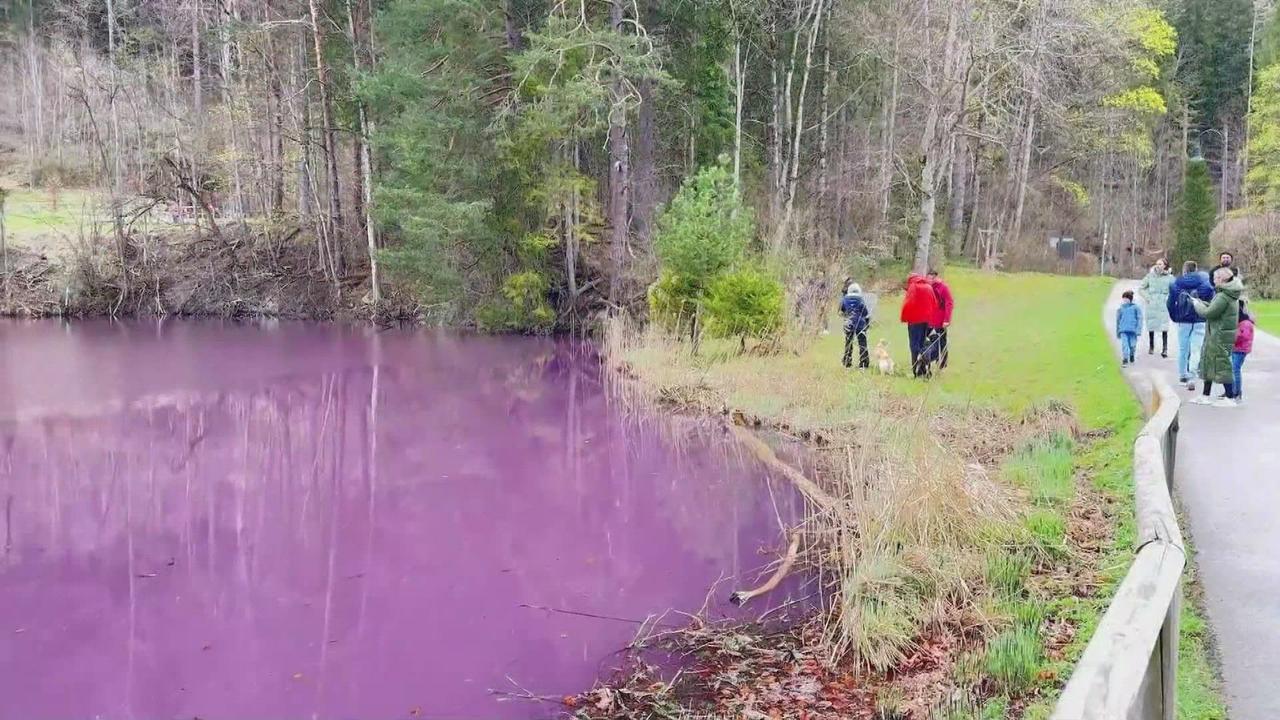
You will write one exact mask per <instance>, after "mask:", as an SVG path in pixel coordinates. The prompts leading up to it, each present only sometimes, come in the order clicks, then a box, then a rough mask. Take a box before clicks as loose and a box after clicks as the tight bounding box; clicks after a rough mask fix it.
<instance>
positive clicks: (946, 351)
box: [928, 270, 956, 370]
mask: <svg viewBox="0 0 1280 720" xmlns="http://www.w3.org/2000/svg"><path fill="white" fill-rule="evenodd" d="M928 277H929V283H930V284H931V285H933V294H934V295H936V296H937V297H938V309H937V312H935V313H934V316H933V320H931V321H929V329H930V330H931V331H932V337H931V338H930V340H929V347H930V349H931V350H933V351H934V352H935V353H936V355H937V357H938V369H939V370H945V369H946V367H947V360H948V359H950V357H951V350H950V348H949V347H948V346H947V329H948V328H950V327H951V312H952V310H954V309H955V307H956V301H955V298H954V297H952V295H951V288H949V287H947V284H946V283H945V282H943V281H942V278H941V277H939V276H938V271H937V270H930V271H929V276H928Z"/></svg>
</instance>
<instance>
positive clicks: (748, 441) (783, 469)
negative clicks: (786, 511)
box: [726, 423, 836, 510]
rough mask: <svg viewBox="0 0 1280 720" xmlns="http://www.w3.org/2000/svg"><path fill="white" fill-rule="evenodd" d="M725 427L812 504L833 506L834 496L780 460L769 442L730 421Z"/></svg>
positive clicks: (824, 508) (827, 507)
mask: <svg viewBox="0 0 1280 720" xmlns="http://www.w3.org/2000/svg"><path fill="white" fill-rule="evenodd" d="M726 427H728V428H729V430H730V432H732V433H733V434H734V436H735V437H737V438H738V442H741V443H742V444H743V445H744V446H746V448H747V449H748V450H750V451H751V454H752V455H755V456H756V458H758V459H759V460H760V462H762V463H764V464H765V465H767V466H769V467H770V468H772V469H774V470H777V471H778V472H780V473H782V474H783V475H784V476H785V477H786V478H787V479H788V480H790V481H791V482H792V483H793V484H794V485H795V486H796V487H797V488H798V489H799V490H800V492H801V493H803V494H804V496H805V497H806V498H808V499H809V501H810V502H812V503H813V504H814V505H817V506H818V507H820V508H822V509H823V510H830V509H832V508H833V507H835V504H836V501H835V498H833V497H831V495H829V494H828V493H827V492H826V491H825V490H823V489H822V488H821V487H819V486H818V483H816V482H814V481H812V480H810V479H809V478H807V477H805V475H804V473H802V472H800V471H799V470H797V469H795V468H793V467H791V466H790V465H788V464H786V463H784V462H782V460H780V459H779V458H778V455H777V453H775V452H774V451H773V448H771V447H769V444H768V443H766V442H765V441H764V440H761V439H760V438H759V437H757V436H756V434H755V433H753V432H751V431H750V430H747V429H746V428H740V427H738V426H737V425H734V424H732V423H728V424H727V425H726Z"/></svg>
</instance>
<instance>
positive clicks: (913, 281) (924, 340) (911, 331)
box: [900, 273, 938, 377]
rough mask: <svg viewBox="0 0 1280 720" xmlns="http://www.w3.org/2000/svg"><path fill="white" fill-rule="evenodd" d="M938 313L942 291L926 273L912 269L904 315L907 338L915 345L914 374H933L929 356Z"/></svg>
mask: <svg viewBox="0 0 1280 720" xmlns="http://www.w3.org/2000/svg"><path fill="white" fill-rule="evenodd" d="M937 313H938V295H937V294H936V293H935V292H934V291H933V286H932V285H930V284H929V280H928V279H926V278H925V276H923V275H920V274H918V273H911V274H910V275H909V276H907V294H906V296H905V297H904V298H903V300H902V315H901V316H900V319H901V320H902V322H903V323H905V324H906V326H907V340H908V342H909V343H910V345H911V374H912V375H914V376H916V377H929V376H930V375H931V374H932V372H933V371H932V369H931V368H930V367H929V365H930V363H931V362H932V359H931V358H930V357H929V353H928V352H927V349H928V340H929V323H930V322H932V321H933V320H934V319H935V317H936V316H937Z"/></svg>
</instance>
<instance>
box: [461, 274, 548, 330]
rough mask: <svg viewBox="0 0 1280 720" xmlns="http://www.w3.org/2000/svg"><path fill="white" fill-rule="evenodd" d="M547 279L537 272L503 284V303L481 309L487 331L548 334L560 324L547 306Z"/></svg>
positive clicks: (510, 277) (492, 303)
mask: <svg viewBox="0 0 1280 720" xmlns="http://www.w3.org/2000/svg"><path fill="white" fill-rule="evenodd" d="M549 286H550V285H549V283H548V281H547V276H546V275H543V274H542V273H540V272H537V271H534V270H526V271H524V272H518V273H515V274H513V275H508V276H507V279H506V280H505V281H504V282H503V283H502V300H501V301H497V300H495V301H492V302H490V303H489V304H488V305H486V306H484V307H483V308H481V310H480V312H479V314H478V317H479V320H480V326H481V327H482V328H484V329H485V330H501V331H507V332H523V333H545V332H549V331H550V330H551V328H552V327H553V326H554V325H555V322H556V313H555V310H553V309H552V308H551V305H550V303H548V302H547V289H548V287H549Z"/></svg>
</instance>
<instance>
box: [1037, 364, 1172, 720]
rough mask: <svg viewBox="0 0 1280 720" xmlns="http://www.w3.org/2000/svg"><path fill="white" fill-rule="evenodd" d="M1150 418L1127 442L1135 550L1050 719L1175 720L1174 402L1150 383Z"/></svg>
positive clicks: (1165, 387) (1153, 380) (1167, 391)
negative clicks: (1134, 513) (1130, 449)
mask: <svg viewBox="0 0 1280 720" xmlns="http://www.w3.org/2000/svg"><path fill="white" fill-rule="evenodd" d="M1151 385H1152V393H1151V407H1150V411H1151V414H1150V419H1148V420H1147V424H1146V425H1145V426H1143V428H1142V431H1141V432H1140V433H1139V434H1138V439H1137V440H1135V441H1134V447H1133V480H1134V483H1133V484H1134V493H1135V496H1136V509H1137V522H1138V547H1137V550H1136V555H1135V556H1134V559H1133V564H1132V565H1130V566H1129V572H1128V573H1127V574H1126V575H1125V577H1124V580H1122V581H1121V582H1120V586H1119V587H1118V588H1117V589H1116V594H1115V597H1114V598H1112V600H1111V605H1110V606H1109V607H1108V608H1107V611H1106V613H1105V614H1104V615H1103V616H1102V621H1101V622H1100V623H1098V628H1097V630H1095V631H1094V633H1093V637H1092V638H1091V639H1090V640H1089V645H1088V647H1086V648H1085V651H1084V655H1082V656H1081V657H1080V662H1079V663H1078V664H1077V665H1076V669H1075V672H1073V673H1072V674H1071V678H1070V679H1069V680H1068V681H1067V686H1066V687H1065V688H1064V689H1063V691H1062V695H1061V697H1059V699H1058V705H1057V707H1056V708H1055V709H1054V712H1053V716H1052V717H1053V720H1104V719H1105V720H1121V719H1127V720H1157V719H1159V720H1176V718H1177V709H1178V702H1177V680H1178V618H1179V612H1180V610H1181V597H1182V594H1181V584H1182V571H1183V568H1184V567H1185V566H1186V562H1187V557H1186V552H1185V550H1184V549H1183V544H1182V531H1181V530H1180V529H1179V528H1178V517H1177V515H1176V513H1175V512H1174V509H1173V497H1172V495H1173V470H1174V465H1175V463H1176V461H1177V447H1178V412H1179V409H1180V407H1181V404H1182V401H1181V400H1179V398H1178V396H1177V395H1176V394H1175V393H1174V391H1173V390H1172V389H1171V388H1170V387H1169V386H1168V385H1166V384H1165V383H1164V382H1163V381H1161V380H1159V379H1158V378H1156V377H1154V376H1153V377H1152V378H1151Z"/></svg>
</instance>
